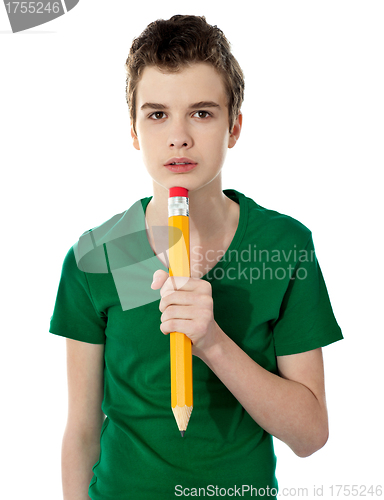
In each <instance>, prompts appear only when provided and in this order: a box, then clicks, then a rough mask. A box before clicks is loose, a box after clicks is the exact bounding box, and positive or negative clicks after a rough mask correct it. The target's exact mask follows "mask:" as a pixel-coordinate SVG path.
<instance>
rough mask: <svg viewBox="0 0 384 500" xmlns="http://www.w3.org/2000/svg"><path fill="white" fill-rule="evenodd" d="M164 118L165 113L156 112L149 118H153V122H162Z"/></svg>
mask: <svg viewBox="0 0 384 500" xmlns="http://www.w3.org/2000/svg"><path fill="white" fill-rule="evenodd" d="M164 116H165V113H164V112H163V111H155V112H154V113H152V114H150V115H149V118H151V119H152V120H161V119H162V118H164Z"/></svg>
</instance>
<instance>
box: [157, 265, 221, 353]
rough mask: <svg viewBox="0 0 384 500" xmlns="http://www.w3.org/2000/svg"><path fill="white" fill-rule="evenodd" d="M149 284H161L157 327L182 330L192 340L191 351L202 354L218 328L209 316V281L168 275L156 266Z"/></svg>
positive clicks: (175, 330) (217, 334)
mask: <svg viewBox="0 0 384 500" xmlns="http://www.w3.org/2000/svg"><path fill="white" fill-rule="evenodd" d="M174 284H175V286H174ZM175 287H176V289H175ZM151 288H152V289H153V290H158V289H159V288H161V290H160V295H161V300H160V305H159V309H160V311H161V312H162V313H163V314H162V315H161V325H160V330H161V331H162V332H163V333H164V334H165V335H168V334H169V333H171V332H180V333H184V334H185V335H187V337H189V338H190V339H191V341H192V354H194V355H195V356H198V357H203V355H204V352H206V351H207V350H208V349H209V348H210V347H212V346H213V345H214V344H215V343H216V342H218V340H219V336H220V331H221V329H220V327H219V325H218V324H217V323H216V321H215V319H214V317H213V299H212V287H211V284H210V283H208V281H205V280H202V279H199V278H182V277H176V276H173V277H169V274H168V273H166V272H165V271H163V270H161V269H159V270H158V271H156V272H155V273H154V274H153V282H152V285H151Z"/></svg>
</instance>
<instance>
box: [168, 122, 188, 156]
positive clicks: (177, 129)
mask: <svg viewBox="0 0 384 500" xmlns="http://www.w3.org/2000/svg"><path fill="white" fill-rule="evenodd" d="M168 144H169V147H171V148H172V149H180V148H187V149H188V148H190V147H191V146H192V145H193V140H192V137H191V134H190V132H189V130H188V127H187V125H186V124H185V123H182V122H181V121H179V120H178V121H177V122H175V123H174V124H173V126H172V127H171V130H170V133H169V138H168Z"/></svg>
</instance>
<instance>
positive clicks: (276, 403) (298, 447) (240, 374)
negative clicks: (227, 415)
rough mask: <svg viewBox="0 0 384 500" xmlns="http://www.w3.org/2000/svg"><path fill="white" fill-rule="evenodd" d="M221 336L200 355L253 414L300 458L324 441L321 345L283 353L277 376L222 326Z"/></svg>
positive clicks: (325, 411) (324, 403) (326, 417)
mask: <svg viewBox="0 0 384 500" xmlns="http://www.w3.org/2000/svg"><path fill="white" fill-rule="evenodd" d="M217 328H218V329H219V330H221V329H220V327H219V326H217ZM218 335H219V337H220V339H221V340H220V341H219V342H218V343H216V344H214V345H213V346H212V347H211V348H210V349H208V350H207V351H205V352H204V353H201V352H200V353H199V354H200V355H199V357H201V359H202V360H203V361H204V362H205V363H206V364H207V365H208V366H209V367H210V368H211V370H212V371H213V372H214V373H215V374H216V375H217V376H218V377H219V379H220V380H221V381H222V382H223V384H224V385H225V386H226V387H227V388H228V389H229V390H230V391H231V393H232V394H233V395H234V396H235V398H236V399H237V400H238V401H239V402H240V404H241V405H242V406H243V407H244V408H245V410H246V411H247V412H248V413H249V414H250V415H251V417H252V418H253V419H254V420H255V421H256V422H257V423H258V424H259V425H260V426H261V427H262V428H263V429H265V430H266V431H267V432H269V433H270V434H272V435H273V436H275V437H277V438H279V439H280V440H282V441H284V442H285V443H286V444H287V445H288V446H289V447H290V448H291V449H292V450H293V451H294V452H295V453H296V455H298V456H299V457H307V456H309V455H311V454H312V453H314V452H315V451H317V450H319V449H320V448H321V447H322V446H324V444H325V443H326V442H327V439H328V416H327V407H326V401H325V389H324V370H323V357H322V351H321V348H319V349H315V350H313V351H308V352H304V353H300V354H292V355H290V356H279V357H278V358H277V364H278V369H279V374H280V376H278V375H275V374H273V373H271V372H269V371H267V370H265V369H264V368H262V367H261V366H260V365H258V364H257V363H256V362H255V361H253V359H251V358H250V357H249V356H248V355H247V354H246V353H245V352H244V351H243V350H242V349H241V348H240V347H239V346H238V345H237V344H235V342H233V341H232V340H231V339H230V338H229V337H228V336H227V335H226V334H225V333H224V332H223V331H222V330H221V332H218Z"/></svg>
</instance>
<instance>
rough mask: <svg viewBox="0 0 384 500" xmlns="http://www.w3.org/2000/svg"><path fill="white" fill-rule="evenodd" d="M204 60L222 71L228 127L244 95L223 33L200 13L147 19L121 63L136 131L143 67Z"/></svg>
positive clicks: (172, 66) (172, 67)
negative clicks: (137, 92) (139, 85)
mask: <svg viewBox="0 0 384 500" xmlns="http://www.w3.org/2000/svg"><path fill="white" fill-rule="evenodd" d="M196 62H208V63H210V64H212V66H213V67H214V68H215V69H216V70H217V71H218V72H219V74H221V75H222V77H223V81H224V86H225V90H226V93H227V98H228V103H227V104H228V114H229V130H230V132H231V131H232V128H233V125H234V122H235V120H236V118H237V117H238V114H239V112H240V108H241V104H242V102H243V99H244V75H243V72H242V70H241V68H240V65H239V63H238V62H237V60H236V59H235V57H234V56H233V55H232V53H231V49H230V44H229V42H228V40H227V39H226V37H225V35H224V33H223V32H222V31H221V30H220V29H219V28H218V27H217V26H211V25H210V24H208V23H207V21H206V20H205V17H204V16H201V17H200V16H181V15H177V16H173V17H171V18H170V19H169V20H164V19H158V20H157V21H154V22H153V23H150V24H149V25H148V26H147V27H146V29H145V30H144V31H143V33H142V34H141V35H140V36H139V37H137V38H135V39H134V40H133V43H132V46H131V49H130V51H129V55H128V58H127V61H126V64H125V68H126V71H127V86H126V99H127V103H128V107H129V110H130V118H131V120H132V124H133V130H134V132H135V133H136V129H135V123H136V91H137V85H138V83H139V81H140V78H141V75H142V73H143V70H144V69H145V68H146V67H147V66H155V67H158V68H159V69H161V70H163V71H166V72H170V73H172V72H177V71H179V70H180V69H182V68H183V66H185V65H187V64H189V63H196Z"/></svg>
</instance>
